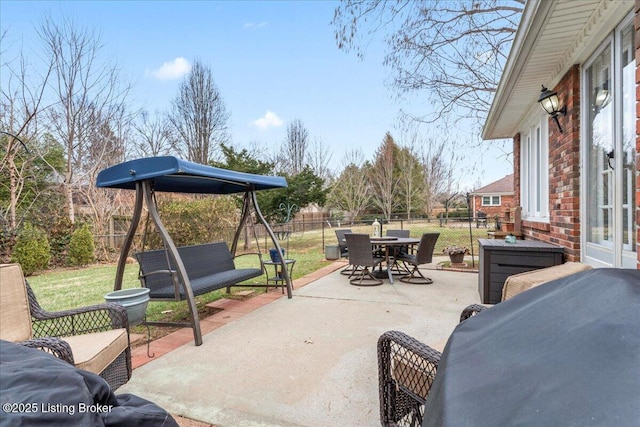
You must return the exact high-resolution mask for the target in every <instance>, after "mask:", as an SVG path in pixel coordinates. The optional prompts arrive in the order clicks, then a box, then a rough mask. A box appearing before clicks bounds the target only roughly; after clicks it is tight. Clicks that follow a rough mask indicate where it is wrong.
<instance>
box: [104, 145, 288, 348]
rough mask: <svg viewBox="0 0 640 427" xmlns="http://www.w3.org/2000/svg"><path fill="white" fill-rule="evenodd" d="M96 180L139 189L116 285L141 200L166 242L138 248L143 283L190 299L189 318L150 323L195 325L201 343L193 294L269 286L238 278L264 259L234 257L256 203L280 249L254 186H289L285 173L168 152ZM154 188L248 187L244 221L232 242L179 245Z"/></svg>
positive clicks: (254, 271)
mask: <svg viewBox="0 0 640 427" xmlns="http://www.w3.org/2000/svg"><path fill="white" fill-rule="evenodd" d="M96 185H97V186H98V187H103V188H120V189H128V190H134V189H135V190H136V199H135V205H134V212H133V216H132V219H131V225H130V227H129V230H128V232H127V235H126V237H125V242H124V244H123V246H122V249H121V251H120V258H119V260H118V267H117V270H116V277H115V282H114V290H116V291H117V290H120V289H121V288H122V279H123V275H124V268H125V265H126V260H127V257H128V255H129V251H130V249H131V245H132V243H133V238H134V236H135V234H136V231H137V229H138V226H139V223H140V218H141V216H142V208H143V204H146V206H147V210H148V217H147V218H149V217H150V218H151V219H152V220H153V222H154V223H155V226H156V229H157V231H158V233H159V234H160V237H161V238H162V242H163V246H164V248H163V249H157V250H152V251H143V252H140V253H138V254H136V255H137V258H138V261H139V263H140V267H141V276H140V277H141V282H142V285H143V286H145V287H148V288H149V289H150V298H151V300H164V301H167V300H173V301H182V300H186V301H187V304H188V307H189V312H190V317H191V321H190V322H188V323H183V322H146V324H147V325H153V326H191V328H192V330H193V335H194V341H195V345H196V346H199V345H201V344H202V332H201V330H200V320H199V316H198V310H197V307H196V302H195V296H197V295H201V294H204V293H207V292H211V291H213V290H216V289H221V288H227V290H229V288H230V287H231V286H265V287H266V286H267V285H239V283H240V282H243V281H245V280H248V279H251V278H254V277H258V276H261V275H262V274H263V265H262V262H261V266H260V268H239V269H236V268H235V263H234V261H233V260H234V258H235V255H236V249H237V246H238V240H239V238H240V235H241V231H242V227H243V226H244V225H245V224H246V222H247V221H248V220H249V219H250V218H251V211H252V209H253V211H254V213H255V217H256V219H258V220H259V221H260V222H262V224H263V225H264V227H265V230H266V231H267V233H268V234H269V237H270V238H271V240H272V242H273V244H274V247H275V248H276V249H277V250H278V251H281V248H280V244H279V241H278V239H277V237H276V236H275V234H274V232H273V230H272V229H271V227H270V226H269V223H268V222H267V221H266V219H265V218H264V216H263V215H262V212H261V211H260V207H259V206H258V201H257V198H256V191H260V190H269V189H274V188H284V187H286V186H287V182H286V180H285V179H284V178H282V177H277V176H263V175H255V174H248V173H243V172H236V171H230V170H226V169H221V168H215V167H211V166H205V165H200V164H197V163H192V162H188V161H185V160H181V159H178V158H176V157H172V156H165V157H150V158H143V159H136V160H131V161H128V162H124V163H120V164H118V165H115V166H112V167H109V168H107V169H104V170H102V171H101V172H100V173H99V174H98V178H97V182H96ZM156 191H160V192H176V193H194V194H233V193H244V199H243V205H242V213H241V217H240V222H239V224H238V228H237V229H236V231H235V234H234V238H233V243H232V245H231V248H229V247H228V246H227V244H226V243H225V242H214V243H206V244H202V245H193V246H184V247H176V245H175V244H174V242H173V239H172V238H171V236H170V235H169V233H168V232H167V230H166V228H165V227H164V225H163V223H162V221H161V219H160V215H159V213H158V210H157V206H156V203H155V197H154V195H155V192H156ZM145 229H146V226H145ZM145 232H146V230H145ZM145 238H146V237H145ZM281 262H282V267H283V269H282V270H283V275H284V286H285V287H286V289H287V296H288V298H291V296H292V295H291V289H292V284H291V278H290V277H289V274H288V272H287V269H286V268H284V267H285V260H284V259H282V260H281ZM271 286H272V285H271Z"/></svg>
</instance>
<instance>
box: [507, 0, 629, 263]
mask: <svg viewBox="0 0 640 427" xmlns="http://www.w3.org/2000/svg"><path fill="white" fill-rule="evenodd" d="M638 1H640V0H638ZM553 90H554V91H555V92H557V93H558V96H559V97H560V102H561V105H566V106H567V115H566V116H559V120H560V126H561V127H562V130H563V133H560V131H559V130H558V127H557V126H556V123H555V121H554V120H552V119H551V118H550V119H549V224H541V223H537V222H532V221H523V223H522V226H523V227H522V228H523V230H522V231H523V233H524V235H525V238H527V239H535V240H542V241H545V242H550V243H555V244H557V245H560V246H563V247H564V248H565V258H566V260H567V261H580V67H579V66H578V65H574V66H573V67H572V68H571V69H570V70H569V72H567V74H565V76H564V77H563V78H562V80H561V81H560V83H559V84H558V85H557V86H556V87H555V88H553ZM513 148H514V153H515V154H514V164H515V165H516V167H515V180H516V197H518V198H519V195H520V135H516V136H515V137H514V144H513Z"/></svg>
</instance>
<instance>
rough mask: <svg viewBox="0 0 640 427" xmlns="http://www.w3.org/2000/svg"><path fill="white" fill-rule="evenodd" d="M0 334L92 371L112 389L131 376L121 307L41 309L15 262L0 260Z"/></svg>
mask: <svg viewBox="0 0 640 427" xmlns="http://www.w3.org/2000/svg"><path fill="white" fill-rule="evenodd" d="M0 339H3V340H6V341H11V342H15V343H18V344H22V345H25V346H27V347H32V348H38V349H40V350H43V351H46V352H48V353H51V354H53V355H54V356H56V357H58V358H60V359H62V360H65V361H66V362H68V363H70V364H73V365H75V366H76V367H77V368H79V369H83V370H85V371H89V372H93V373H95V374H98V375H100V376H101V377H102V378H104V379H105V380H106V381H107V383H109V386H110V387H111V389H112V390H115V389H117V388H118V387H120V386H121V385H123V384H125V383H126V382H127V381H129V378H131V347H130V343H129V321H128V316H127V311H126V309H125V308H124V307H123V306H121V305H119V304H114V303H105V304H99V305H92V306H88V307H81V308H77V309H72V310H65V311H60V312H48V311H45V310H43V309H42V307H40V304H39V303H38V301H37V299H36V296H35V294H34V293H33V290H32V289H31V287H30V286H29V283H27V281H26V280H25V278H24V276H23V274H22V268H21V267H20V265H19V264H0Z"/></svg>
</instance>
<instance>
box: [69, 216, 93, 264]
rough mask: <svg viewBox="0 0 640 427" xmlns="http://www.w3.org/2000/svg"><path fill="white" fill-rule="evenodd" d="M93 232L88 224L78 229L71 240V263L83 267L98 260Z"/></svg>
mask: <svg viewBox="0 0 640 427" xmlns="http://www.w3.org/2000/svg"><path fill="white" fill-rule="evenodd" d="M94 251H95V245H94V243H93V234H91V230H89V227H88V226H87V224H84V225H83V226H82V227H80V228H78V229H76V230H75V231H74V232H73V234H72V235H71V240H70V241H69V265H72V266H74V267H82V266H85V265H87V264H91V263H92V262H94V261H95V260H96V256H95V253H94Z"/></svg>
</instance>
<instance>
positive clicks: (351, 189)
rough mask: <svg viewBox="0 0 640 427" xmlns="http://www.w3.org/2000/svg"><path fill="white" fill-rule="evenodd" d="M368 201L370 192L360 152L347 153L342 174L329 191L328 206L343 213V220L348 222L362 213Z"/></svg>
mask: <svg viewBox="0 0 640 427" xmlns="http://www.w3.org/2000/svg"><path fill="white" fill-rule="evenodd" d="M370 200H371V191H370V186H369V179H368V177H367V168H366V166H365V165H364V160H363V155H362V152H360V151H351V152H348V153H347V155H346V157H345V159H344V162H343V169H342V172H341V173H340V175H339V176H338V178H336V180H335V182H334V183H333V185H332V186H331V190H330V191H329V195H328V200H327V201H328V204H329V205H330V206H333V207H336V208H338V209H341V210H343V211H345V212H346V213H347V217H346V218H345V220H347V221H350V220H353V219H355V218H356V217H358V216H359V215H360V214H362V212H364V210H365V208H366V207H367V206H368V205H369V202H370Z"/></svg>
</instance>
